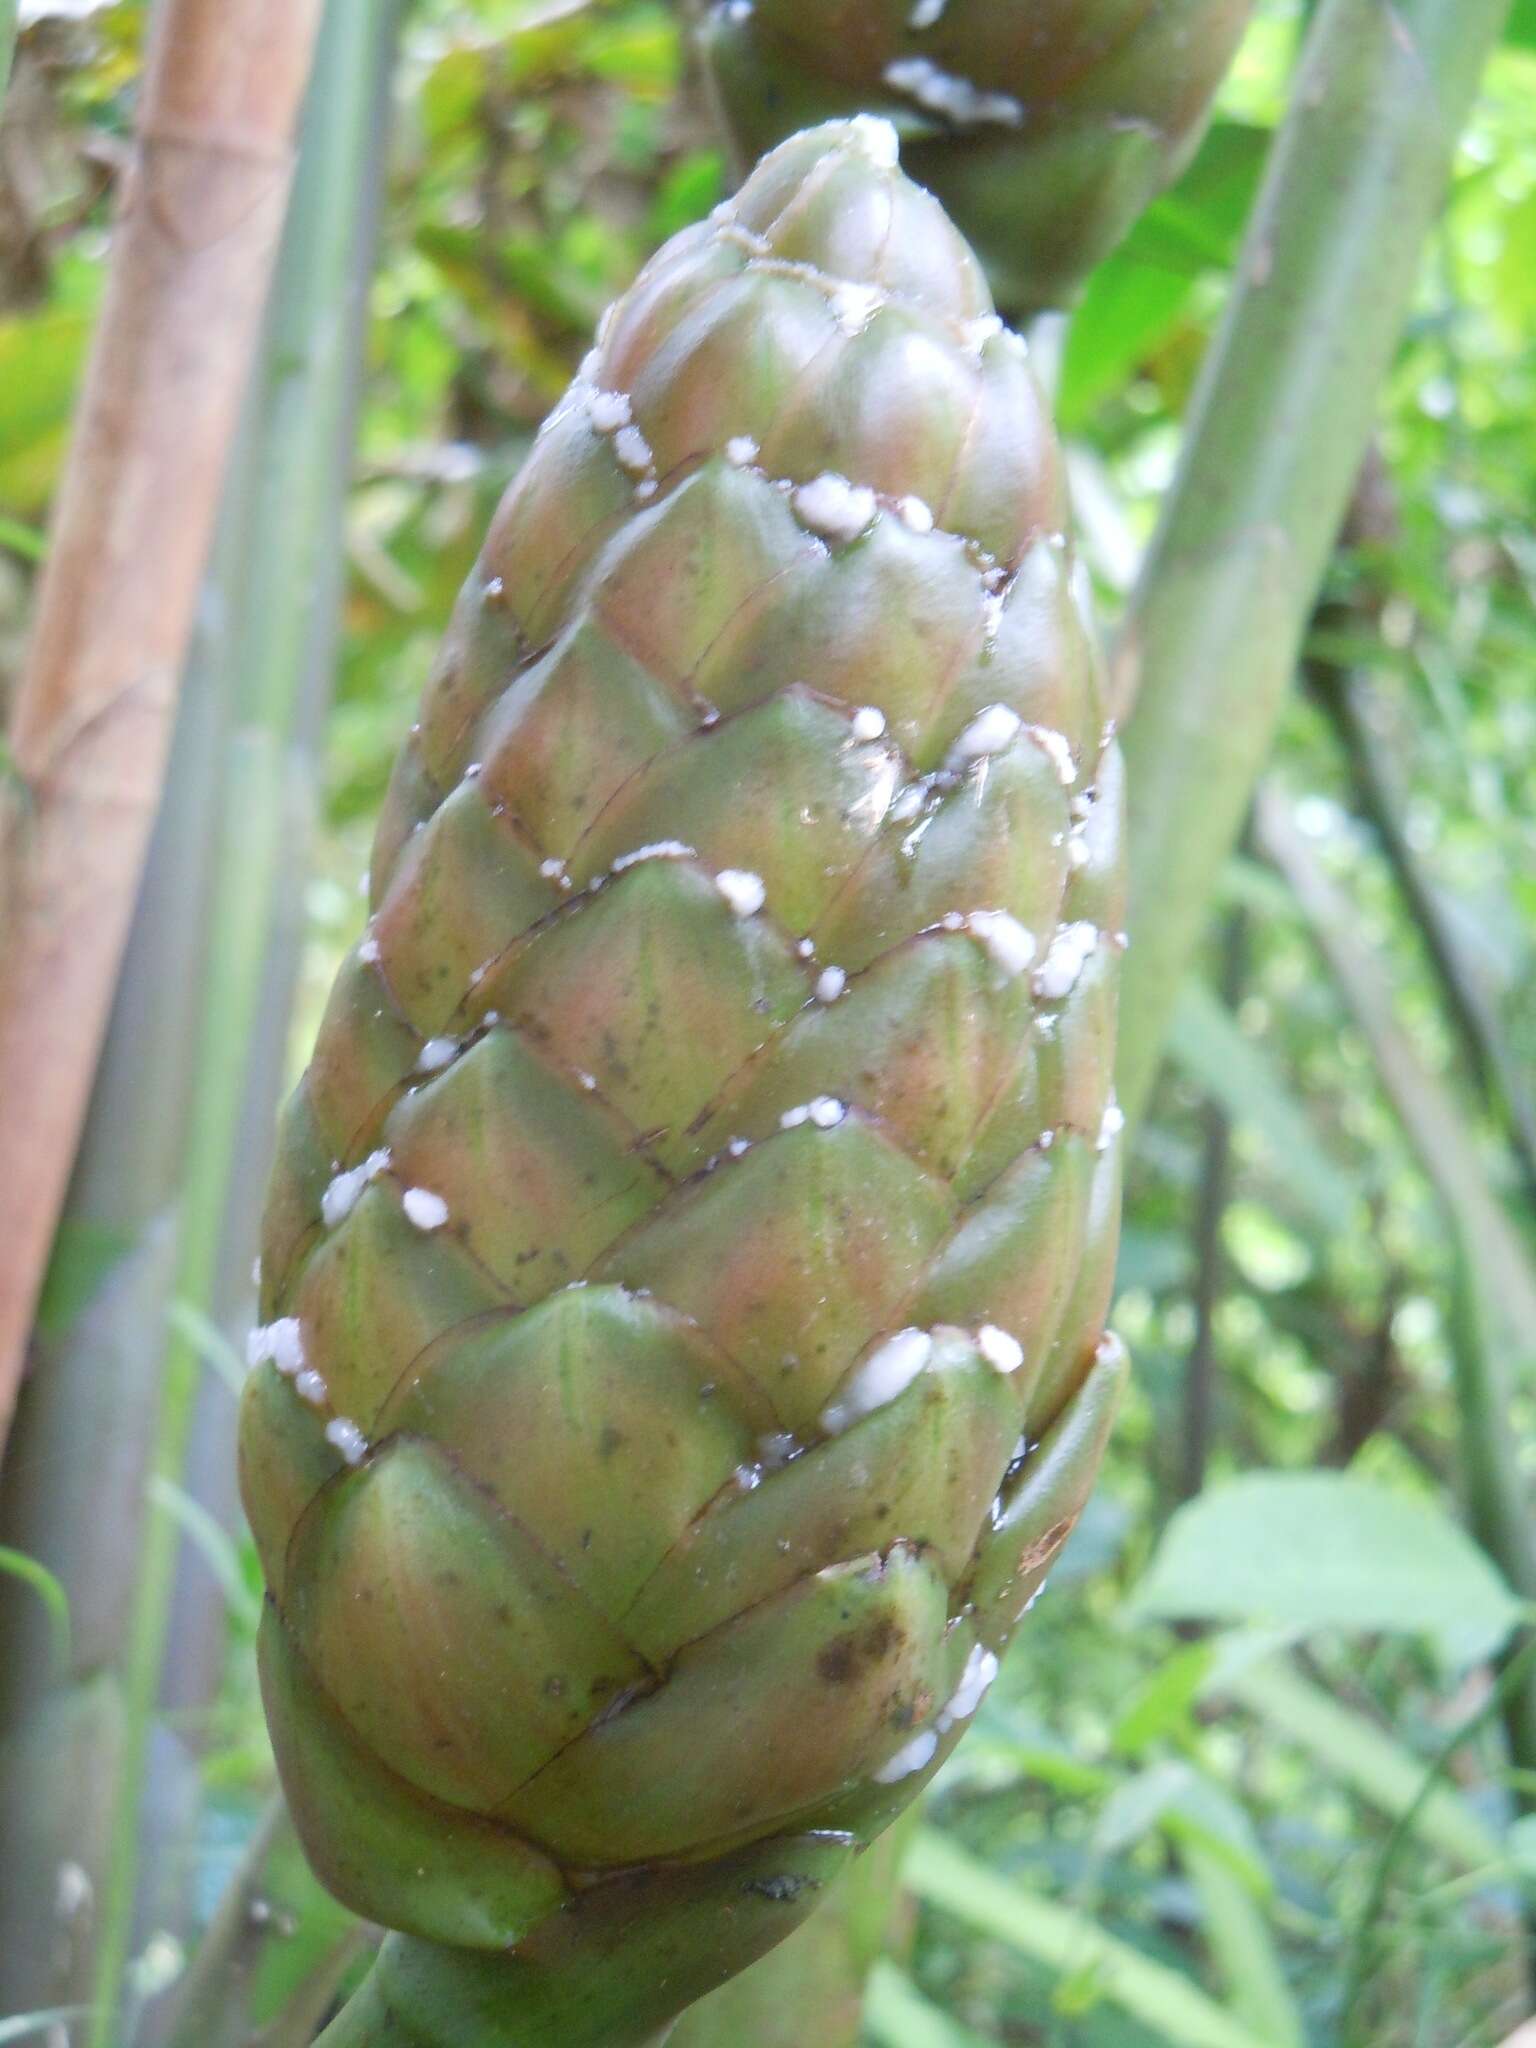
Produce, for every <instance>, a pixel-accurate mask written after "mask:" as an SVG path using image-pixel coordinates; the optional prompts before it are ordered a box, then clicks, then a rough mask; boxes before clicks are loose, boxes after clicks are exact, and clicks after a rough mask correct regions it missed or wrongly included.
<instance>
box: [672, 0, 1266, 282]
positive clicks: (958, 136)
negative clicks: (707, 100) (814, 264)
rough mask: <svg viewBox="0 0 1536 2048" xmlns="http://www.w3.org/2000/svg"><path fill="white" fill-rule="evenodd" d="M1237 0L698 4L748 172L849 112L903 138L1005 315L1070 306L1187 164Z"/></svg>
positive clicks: (1245, 7) (1227, 54)
mask: <svg viewBox="0 0 1536 2048" xmlns="http://www.w3.org/2000/svg"><path fill="white" fill-rule="evenodd" d="M1250 7H1251V0H817V4H816V5H814V6H812V5H807V4H806V0H708V4H706V5H705V6H704V7H703V10H702V29H701V37H702V41H703V46H704V50H705V54H706V58H707V60H708V67H709V71H710V74H711V76H712V79H713V82H714V87H715V92H716V97H717V100H718V102H719V105H720V108H721V111H722V114H723V116H724V118H725V121H726V124H727V126H728V128H729V129H730V131H731V133H732V135H733V137H734V139H735V141H736V143H737V146H738V148H739V151H740V154H741V156H742V159H743V161H744V162H745V163H748V164H750V163H751V162H752V161H753V159H754V158H755V157H757V156H758V155H759V154H760V153H761V152H762V151H763V150H765V149H768V148H770V147H771V146H772V145H773V144H774V143H776V142H778V141H780V140H781V139H782V138H783V137H784V136H786V135H788V134H789V133H791V132H792V131H793V130H795V129H797V128H800V127H802V126H803V125H805V124H806V123H807V122H811V121H821V120H825V119H826V118H827V117H828V116H829V115H836V114H852V113H856V112H858V111H859V110H860V109H864V110H873V111H875V112H877V113H880V114H882V115H888V116H889V117H890V118H891V119H892V120H893V121H894V122H895V123H896V124H897V126H898V128H899V129H900V130H901V134H902V138H903V140H902V155H903V159H904V162H905V164H906V167H907V169H908V170H909V171H910V172H911V174H912V175H913V177H915V178H917V179H918V180H920V182H921V183H923V184H924V185H926V186H928V187H929V189H930V190H932V191H933V192H935V193H936V194H937V195H938V197H939V198H940V199H941V200H942V201H943V202H944V204H945V206H947V207H948V209H949V211H950V214H951V216H952V217H953V219H954V220H955V222H956V224H957V225H958V226H959V228H960V229H961V231H962V232H963V233H964V234H966V235H967V236H969V238H970V240H971V242H972V244H973V245H974V247H975V249H976V251H977V253H978V255H980V257H981V259H982V261H983V263H984V264H985V265H986V268H987V273H988V275H989V277H990V278H991V280H992V286H993V290H994V291H995V292H996V294H997V297H998V300H999V303H1000V304H1002V305H1003V306H1005V307H1006V308H1007V309H1008V311H1009V313H1010V314H1011V315H1012V316H1013V317H1015V318H1018V317H1022V316H1023V315H1025V314H1027V313H1032V312H1035V311H1038V310H1040V309H1042V308H1044V307H1047V306H1057V305H1062V304H1064V303H1066V302H1068V301H1069V300H1070V299H1071V298H1072V296H1073V295H1074V293H1075V291H1076V289H1077V287H1078V286H1079V284H1080V283H1081V282H1082V280H1083V278H1084V277H1085V276H1086V275H1087V273H1088V272H1089V270H1091V269H1092V267H1093V265H1094V264H1095V263H1097V262H1098V261H1099V260H1100V259H1101V258H1102V257H1103V256H1104V255H1105V254H1106V253H1107V252H1108V251H1109V250H1110V249H1111V248H1112V247H1113V246H1114V244H1115V243H1116V242H1117V241H1118V240H1119V239H1120V237H1121V235H1122V234H1124V232H1125V230H1126V229H1127V228H1128V227H1129V226H1130V224H1131V222H1132V221H1133V220H1134V219H1135V218H1136V216H1137V214H1139V213H1140V212H1141V211H1142V209H1143V208H1144V207H1145V206H1146V205H1147V203H1148V202H1149V201H1150V200H1151V199H1152V198H1153V197H1154V195H1155V194H1156V193H1157V192H1158V191H1160V190H1161V189H1162V187H1163V186H1164V185H1166V184H1167V183H1169V181H1170V180H1171V179H1172V178H1174V177H1175V176H1176V175H1177V174H1178V172H1179V171H1180V170H1182V168H1183V167H1184V164H1185V163H1186V162H1187V160H1188V158H1189V157H1190V155H1191V154H1192V153H1193V151H1194V148H1195V145H1196V143H1197V142H1198V141H1199V139H1200V135H1201V132H1202V130H1203V128H1204V126H1205V120H1206V116H1207V114H1208V112H1209V109H1210V103H1211V98H1212V95H1213V94H1214V93H1215V90H1216V87H1217V86H1218V84H1219V83H1220V82H1221V78H1222V76H1223V74H1224V73H1225V71H1226V69H1227V66H1228V64H1229V62H1230V61H1231V57H1232V53H1233V51H1234V50H1235V49H1236V47H1237V42H1238V39H1239V37H1240V36H1241V34H1242V31H1243V27H1244V25H1245V23H1246V21H1247V18H1248V15H1249V12H1250Z"/></svg>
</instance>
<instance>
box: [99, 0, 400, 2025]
mask: <svg viewBox="0 0 1536 2048" xmlns="http://www.w3.org/2000/svg"><path fill="white" fill-rule="evenodd" d="M397 23H398V9H397V8H396V7H395V6H394V5H392V4H391V5H383V6H381V5H377V4H375V0H329V5H328V6H327V9H326V20H325V29H324V49H323V55H324V60H325V61H324V67H323V69H322V70H320V71H317V89H316V90H315V92H314V93H313V94H312V96H311V99H310V103H309V104H310V119H309V122H308V124H307V128H306V142H307V145H308V147H309V149H310V151H311V157H310V166H311V177H310V178H307V180H306V187H305V191H304V194H303V197H304V198H305V200H306V202H307V203H306V204H305V205H304V206H302V207H301V208H300V209H299V210H298V211H297V212H296V214H295V215H294V218H293V222H292V226H291V229H290V232H289V233H288V235H287V236H286V238H285V244H284V262H283V272H282V276H281V280H280V283H281V289H280V290H279V291H278V293H277V294H276V297H275V300H274V305H273V313H272V320H271V326H270V341H269V354H268V359H267V360H268V371H269V382H268V384H267V387H266V390H265V391H264V393H263V405H262V421H261V427H260V445H259V452H258V454H257V457H256V461H255V466H254V474H253V477H252V479H251V481H252V485H253V498H254V503H253V518H254V523H255V532H256V534H258V535H259V537H260V544H259V546H257V547H254V548H253V549H252V551H251V553H250V556H249V558H248V560H247V562H246V564H245V568H246V583H245V587H244V592H243V598H244V604H245V611H244V614H243V618H242V630H241V632H240V634H239V638H238V641H237V643H236V644H237V650H238V651H237V663H236V678H235V688H236V701H237V706H238V720H239V730H238V731H237V734H236V738H235V744H234V746H233V748H232V750H231V755H230V760H229V764H228V775H229V781H228V791H227V800H226V802H225V804H224V807H223V815H222V819H221V829H220V832H219V834H218V838H217V841H216V849H215V854H214V875H215V878H216V881H215V888H214V893H213V901H212V905H211V915H210V924H209V932H210V946H209V955H208V966H207V995H206V1000H205V1003H204V1006H203V1012H202V1028H201V1034H200V1043H199V1047H198V1057H197V1060H196V1064H195V1068H194V1075H193V1085H192V1089H191V1111H190V1129H191V1132H192V1144H191V1149H190V1152H189V1156H188V1160H187V1168H186V1174H185V1179H184V1183H183V1193H182V1215H181V1231H180V1245H179V1257H178V1261H177V1269H176V1294H177V1298H178V1299H180V1300H183V1301H192V1302H204V1301H208V1300H210V1299H213V1298H214V1297H215V1295H216V1292H217V1290H218V1289H219V1286H220V1282H221V1279H222V1280H223V1281H224V1282H225V1284H226V1285H227V1284H228V1279H229V1264H230V1257H229V1233H230V1227H231V1224H232V1223H233V1224H234V1225H235V1234H236V1236H237V1237H238V1239H239V1240H240V1243H241V1252H242V1255H243V1253H244V1252H246V1251H248V1248H249V1245H250V1244H251V1242H252V1241H253V1238H254V1225H255V1210H256V1190H257V1188H258V1187H259V1185H260V1182H261V1179H262V1175H263V1165H264V1158H265V1151H264V1147H263V1146H262V1145H261V1143H260V1139H259V1138H258V1139H257V1144H256V1151H255V1156H254V1158H253V1157H252V1153H251V1145H250V1140H251V1136H252V1133H251V1132H250V1131H249V1129H248V1126H249V1124H250V1121H251V1112H252V1109H253V1107H254V1108H255V1122H256V1127H257V1131H258V1132H261V1131H263V1130H264V1129H265V1128H266V1127H268V1126H269V1124H270V1117H271V1112H272V1108H273V1106H274V1103H275V1099H276V1093H277V1088H278V1084H279V1080H280V1072H279V1071H278V1070H277V1069H276V1065H275V1063H274V1062H273V1061H272V1060H271V1059H270V1058H269V1057H263V1056H262V1047H261V1045H260V1043H259V1037H258V1029H257V1027H258V1026H259V1023H260V1020H261V1019H262V1017H263V1014H264V1012H267V1013H268V1014H270V1012H269V1011H268V1005H269V1003H270V1001H271V988H270V985H269V969H270V964H271V963H270V959H269V949H270V942H271V939H272V937H273V935H274V934H275V933H279V932H280V931H281V929H282V926H283V924H284V922H285V920H286V919H287V918H289V917H291V913H292V906H293V904H294V903H295V901H296V900H297V898H298V893H299V892H298V889H297V886H296V884H297V880H298V873H299V869H298V867H297V865H296V861H295V856H296V855H297V854H300V853H301V852H302V849H303V848H304V847H305V845H306V844H307V842H308V838H309V828H310V825H311V823H312V818H313V807H314V795H315V791H314V776H315V763H314V758H313V751H312V748H313V741H314V738H315V734H316V729H317V727H318V725H319V723H320V722H321V719H322V717H323V706H324V703H325V701H326V699H327V697H328V694H329V693H328V688H327V683H328V679H329V673H330V667H331V653H332V649H333V645H334V634H335V628H336V620H337V614H338V607H339V598H340V574H341V562H342V551H341V544H340V534H341V512H342V497H343V493H344V489H345V481H346V475H347V471H348V467H349V461H348V458H349V452H350V445H351V436H352V420H353V398H354V393H355V384H354V368H355V362H356V350H357V346H358V343H359V339H360V333H361V325H362V317H361V316H362V310H363V300H364V296H365V291H366V278H367V276H368V271H369V257H370V254H371V248H372V241H373V234H372V226H373V195H374V191H375V189H376V180H377V176H378V173H379V171H380V168H381V159H380V155H379V152H378V149H377V139H378V137H379V136H380V135H381V133H382V122H381V119H380V105H379V102H380V97H381V91H382V89H383V87H384V85H385V82H386V81H387V79H388V76H389V72H390V69H391V67H392V61H393V54H394V40H395V32H396V27H397ZM370 138H372V139H373V144H374V146H373V147H370ZM360 258H361V259H362V260H361V261H360V260H359V259H360ZM322 281H324V282H323V283H322ZM317 284H320V285H321V289H318V290H317ZM306 683H307V684H308V685H309V688H308V689H307V690H306V689H305V685H306ZM296 938H297V934H296V933H294V932H292V931H290V933H289V937H288V943H287V944H286V945H285V946H284V948H283V954H284V967H285V972H284V973H283V974H282V976H281V981H282V983H283V987H282V990H281V1001H280V1010H279V1014H280V1015H281V1016H286V1012H287V1007H288V997H289V995H290V994H291V988H292V976H293V972H294V969H295V966H296V943H295V942H296ZM266 1042H267V1045H268V1046H269V1047H270V1046H271V1044H272V1041H271V1039H270V1038H268V1039H267V1041H266ZM236 1049H241V1050H243V1051H244V1052H245V1056H246V1060H247V1061H251V1060H254V1062H255V1065H254V1070H253V1071H254V1074H255V1075H256V1076H258V1077H259V1082H260V1085H259V1086H258V1088H257V1089H256V1090H255V1091H254V1092H255V1093H257V1094H259V1096H260V1098H261V1099H260V1102H259V1104H255V1105H253V1103H252V1101H251V1095H252V1092H253V1091H252V1090H251V1088H250V1087H249V1086H247V1087H246V1088H234V1089H232V1088H231V1087H230V1085H229V1071H230V1066H231V1054H232V1052H233V1051H235V1050H236ZM242 1064H244V1062H242ZM237 1162H238V1164H239V1166H240V1170H241V1173H242V1175H243V1176H244V1180H243V1183H242V1181H241V1180H237V1178H236V1168H237ZM242 1262H243V1258H242ZM198 1381H199V1358H198V1355H197V1352H196V1350H195V1348H194V1347H193V1345H192V1344H191V1342H190V1341H189V1339H188V1337H187V1336H186V1335H185V1334H183V1333H180V1332H173V1334H172V1337H171V1341H170V1344H169V1346H168V1349H167V1355H166V1359H165V1365H164V1371H163V1374H162V1381H161V1402H160V1419H159V1429H158V1437H157V1442H156V1445H155V1454H154V1468H155V1471H156V1472H157V1473H158V1474H159V1475H161V1476H162V1477H165V1478H169V1479H171V1480H173V1481H174V1480H175V1479H176V1477H177V1476H178V1475H179V1474H180V1473H181V1471H182V1468H183V1464H184V1461H185V1456H186V1450H187V1445H188V1441H189V1437H190V1433H191V1429H192V1425H193V1419H194V1408H195V1403H196V1396H197V1389H198ZM176 1548H177V1538H176V1531H175V1529H174V1528H173V1527H172V1525H171V1524H170V1522H169V1521H168V1519H167V1518H165V1517H157V1518H155V1519H153V1520H151V1521H150V1522H149V1523H148V1525H147V1528H146V1540H145V1543H144V1547H143V1551H142V1554H141V1557H140V1564H139V1571H138V1574H137V1577H136V1581H135V1587H134V1604H133V1610H132V1614H131V1617H130V1622H129V1636H128V1646H127V1648H128V1655H127V1673H126V1680H127V1683H126V1695H127V1697H126V1705H127V1728H126V1740H125V1769H124V1771H123V1774H122V1777H121V1779H120V1781H119V1786H120V1793H119V1800H118V1810H117V1814H116V1818H115V1825H114V1830H113V1840H112V1856H111V1862H110V1865H109V1868H108V1877H107V1894H106V1899H105V1902H104V1908H105V1910H104V1918H103V1936H102V1945H101V1952H100V1957H99V1965H98V1984H97V2003H98V2009H99V2010H102V2011H105V2010H106V2008H107V2007H108V2005H109V2003H110V2000H111V1998H112V1996H113V1994H114V1991H115V1988H116V1985H117V1981H118V1977H119V1975H120V1971H121V1967H122V1963H123V1961H124V1960H125V1958H126V1949H127V1936H128V1931H129V1927H130V1924H131V1914H132V1902H133V1897H134V1893H135V1890H136V1875H137V1872H136V1864H137V1842H138V1830H137V1816H136V1814H135V1811H134V1806H133V1790H134V1787H135V1784H136V1781H137V1778H138V1769H137V1768H136V1766H137V1765H138V1764H139V1762H140V1760H141V1759H143V1757H144V1756H145V1755H146V1754H147V1751H148V1746H149V1736H150V1726H151V1720H152V1716H153V1713H154V1709H155V1704H156V1700H157V1697H158V1693H159V1687H160V1682H161V1666H162V1659H163V1655H164V1649H165V1639H166V1630H167V1625H168V1620H169V1615H170V1601H171V1591H172V1580H173V1573H174V1567H175V1559H176ZM109 2025H110V2022H109V2021H105V2020H104V2021H103V2022H102V2023H101V2025H100V2026H99V2027H98V2030H97V2033H96V2034H95V2036H93V2043H94V2048H109V2040H110V2035H109V2033H108V2032H107V2031H105V2029H106V2028H107V2027H109Z"/></svg>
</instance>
